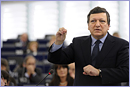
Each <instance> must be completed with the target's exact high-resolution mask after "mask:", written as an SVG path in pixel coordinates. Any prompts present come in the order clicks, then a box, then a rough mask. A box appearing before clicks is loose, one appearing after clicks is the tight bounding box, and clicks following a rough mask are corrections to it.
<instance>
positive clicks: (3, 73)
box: [1, 70, 9, 86]
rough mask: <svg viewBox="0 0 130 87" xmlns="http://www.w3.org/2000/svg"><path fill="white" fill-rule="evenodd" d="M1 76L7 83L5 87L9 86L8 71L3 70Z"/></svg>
mask: <svg viewBox="0 0 130 87" xmlns="http://www.w3.org/2000/svg"><path fill="white" fill-rule="evenodd" d="M1 74H2V75H3V78H4V79H3V80H4V83H5V86H9V74H8V72H7V71H4V70H1Z"/></svg>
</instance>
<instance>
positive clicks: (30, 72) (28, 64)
mask: <svg viewBox="0 0 130 87" xmlns="http://www.w3.org/2000/svg"><path fill="white" fill-rule="evenodd" d="M24 64H25V65H24V66H25V67H23V68H20V69H18V76H19V83H33V84H37V83H38V82H40V81H41V79H42V70H41V69H40V68H36V59H35V58H34V57H33V56H32V55H28V56H27V57H26V58H25V59H24Z"/></svg>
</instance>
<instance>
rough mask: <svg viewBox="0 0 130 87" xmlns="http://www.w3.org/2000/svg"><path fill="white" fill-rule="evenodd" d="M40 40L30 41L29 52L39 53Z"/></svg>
mask: <svg viewBox="0 0 130 87" xmlns="http://www.w3.org/2000/svg"><path fill="white" fill-rule="evenodd" d="M37 49H38V42H37V41H31V42H29V43H28V48H27V54H32V55H34V56H35V55H37Z"/></svg>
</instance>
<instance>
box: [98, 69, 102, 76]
mask: <svg viewBox="0 0 130 87" xmlns="http://www.w3.org/2000/svg"><path fill="white" fill-rule="evenodd" d="M98 71H99V76H100V77H102V74H101V73H102V71H101V69H98Z"/></svg>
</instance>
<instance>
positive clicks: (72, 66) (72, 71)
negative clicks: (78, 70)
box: [68, 63, 75, 79]
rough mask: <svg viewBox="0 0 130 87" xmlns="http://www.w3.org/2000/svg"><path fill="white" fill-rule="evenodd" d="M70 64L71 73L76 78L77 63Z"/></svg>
mask: <svg viewBox="0 0 130 87" xmlns="http://www.w3.org/2000/svg"><path fill="white" fill-rule="evenodd" d="M68 66H69V74H70V76H71V77H72V78H73V79H74V78H75V63H70V64H69V65H68Z"/></svg>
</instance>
